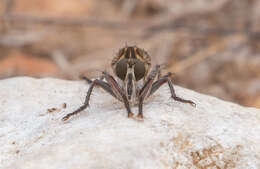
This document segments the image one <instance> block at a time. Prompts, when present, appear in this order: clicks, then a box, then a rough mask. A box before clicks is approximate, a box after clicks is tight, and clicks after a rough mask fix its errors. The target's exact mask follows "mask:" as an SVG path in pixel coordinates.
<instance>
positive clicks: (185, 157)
mask: <svg viewBox="0 0 260 169" xmlns="http://www.w3.org/2000/svg"><path fill="white" fill-rule="evenodd" d="M175 88H176V93H177V95H178V96H180V97H183V98H186V99H191V100H193V101H194V102H196V103H197V107H192V106H190V105H188V104H183V103H179V102H176V101H173V100H171V99H170V93H169V91H168V87H167V85H165V86H164V87H162V88H161V89H160V90H159V91H158V92H156V93H155V95H154V96H153V97H152V98H151V99H150V100H149V101H148V102H147V103H145V105H144V117H145V118H144V120H143V121H140V120H136V119H129V118H127V115H126V111H125V109H124V107H123V105H122V104H121V103H119V102H118V101H116V100H114V99H113V98H112V97H111V96H110V95H108V94H107V93H105V92H104V91H103V90H102V89H99V88H97V89H94V93H93V97H92V98H91V100H90V107H89V108H88V109H86V110H85V111H83V112H82V113H81V114H80V115H77V116H74V117H72V118H71V119H70V120H69V121H68V122H62V121H61V118H62V117H63V116H64V115H65V114H67V113H70V112H72V111H73V110H75V109H76V108H78V107H79V106H80V105H81V104H82V103H83V101H84V98H85V95H86V91H87V89H88V85H86V84H85V83H84V82H83V81H82V82H79V81H75V82H72V81H64V80H58V79H32V78H26V77H22V78H13V79H7V80H1V81H0V96H1V97H0V104H1V107H0V145H1V147H0V168H8V169H18V168H19V169H35V168H37V169H46V168H48V169H65V168H66V169H69V168H71V169H72V168H73V169H80V168H84V169H85V168H87V169H153V168H154V169H172V168H177V169H181V168H182V169H185V168H216V169H218V168H221V169H222V168H225V169H228V168H238V169H246V168H250V169H257V168H260V110H259V109H255V108H245V107H241V106H239V105H236V104H233V103H228V102H224V101H221V100H219V99H217V98H214V97H210V96H206V95H201V94H198V93H196V92H193V91H190V90H187V89H183V88H180V87H178V86H175ZM64 103H66V106H65V104H64ZM132 110H133V112H137V111H138V110H137V107H133V108H132Z"/></svg>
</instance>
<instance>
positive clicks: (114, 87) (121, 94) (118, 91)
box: [103, 72, 134, 117]
mask: <svg viewBox="0 0 260 169" xmlns="http://www.w3.org/2000/svg"><path fill="white" fill-rule="evenodd" d="M103 77H104V78H105V79H106V81H107V83H108V84H109V85H110V86H111V88H112V90H113V92H114V93H115V95H116V96H117V97H118V98H119V99H120V100H121V101H122V102H123V103H124V105H125V108H126V110H127V115H128V117H132V116H133V115H134V114H133V113H132V111H131V108H130V104H129V101H128V100H127V97H126V93H125V91H124V90H123V89H122V88H121V87H120V86H119V84H118V83H117V81H116V80H115V79H114V78H113V76H111V75H110V74H109V73H107V72H103Z"/></svg>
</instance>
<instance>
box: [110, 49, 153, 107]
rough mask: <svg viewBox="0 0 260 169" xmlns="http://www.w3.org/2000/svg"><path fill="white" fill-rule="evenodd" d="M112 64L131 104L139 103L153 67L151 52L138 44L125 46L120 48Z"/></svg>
mask: <svg viewBox="0 0 260 169" xmlns="http://www.w3.org/2000/svg"><path fill="white" fill-rule="evenodd" d="M111 66H112V69H113V72H114V74H115V75H116V76H117V78H116V79H117V81H118V83H119V85H120V87H121V88H122V89H123V90H124V91H125V93H126V94H127V99H128V101H129V102H130V104H131V105H134V104H137V103H138V97H137V96H138V93H139V91H140V90H141V88H142V86H143V84H144V82H145V78H146V76H147V74H148V72H149V71H150V67H151V57H150V56H149V54H148V53H147V52H146V51H145V50H143V49H140V48H138V47H136V46H130V47H125V48H122V49H120V50H119V52H118V55H117V56H116V57H115V58H114V59H113V60H112V63H111Z"/></svg>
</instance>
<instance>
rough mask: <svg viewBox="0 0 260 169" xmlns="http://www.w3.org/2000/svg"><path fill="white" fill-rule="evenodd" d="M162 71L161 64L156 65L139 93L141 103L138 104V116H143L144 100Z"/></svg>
mask: <svg viewBox="0 0 260 169" xmlns="http://www.w3.org/2000/svg"><path fill="white" fill-rule="evenodd" d="M159 73H160V65H156V66H155V68H154V69H153V70H152V71H151V73H150V74H149V75H148V78H147V81H146V82H145V84H144V86H143V87H142V89H141V90H140V92H139V94H138V100H139V103H138V104H139V105H138V109H139V112H138V115H137V117H139V118H143V102H144V99H145V97H147V94H148V93H149V92H150V90H151V87H152V84H153V81H154V79H155V77H156V76H157V75H158V74H159Z"/></svg>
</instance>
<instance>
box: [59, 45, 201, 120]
mask: <svg viewBox="0 0 260 169" xmlns="http://www.w3.org/2000/svg"><path fill="white" fill-rule="evenodd" d="M111 67H112V69H113V72H114V74H115V77H113V76H112V75H111V74H109V73H108V72H105V71H104V72H102V76H101V78H100V79H95V80H93V81H92V80H90V79H88V78H87V77H83V79H85V80H86V81H87V82H88V83H90V87H89V89H88V92H87V96H86V98H85V102H84V104H83V105H82V106H81V107H79V108H78V109H77V110H75V111H74V112H72V113H69V114H67V115H66V116H64V117H63V118H62V120H63V121H66V120H68V119H69V118H70V117H71V116H73V115H75V114H78V113H79V112H81V111H82V110H84V109H85V108H87V107H88V105H89V100H90V96H91V93H92V91H93V88H94V87H95V86H99V87H101V88H102V89H104V90H105V91H106V92H108V93H109V94H110V95H112V96H113V97H114V98H115V99H117V100H119V101H120V102H123V103H124V106H125V108H126V111H127V115H128V117H132V116H133V115H134V114H133V113H132V111H131V107H130V106H131V105H135V104H138V108H139V112H138V115H137V117H138V118H141V119H142V118H143V102H144V100H145V99H147V98H148V97H149V96H151V95H152V94H154V93H155V92H156V91H157V89H159V88H160V87H161V86H162V85H163V84H165V83H167V84H168V86H169V89H170V92H171V97H172V98H173V99H174V100H176V101H179V102H183V103H189V104H191V105H192V106H196V104H195V103H194V102H193V101H191V100H185V99H182V98H180V97H178V96H176V94H175V91H174V88H173V84H172V81H171V76H172V73H171V72H169V73H167V74H166V75H164V76H161V66H160V65H156V66H154V68H153V69H152V70H150V69H151V57H150V56H149V54H148V53H147V52H146V51H145V50H144V49H141V48H138V47H137V46H126V47H124V48H121V49H120V50H119V52H118V53H117V55H116V56H115V57H114V58H113V59H112V62H111ZM104 79H105V81H104Z"/></svg>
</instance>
